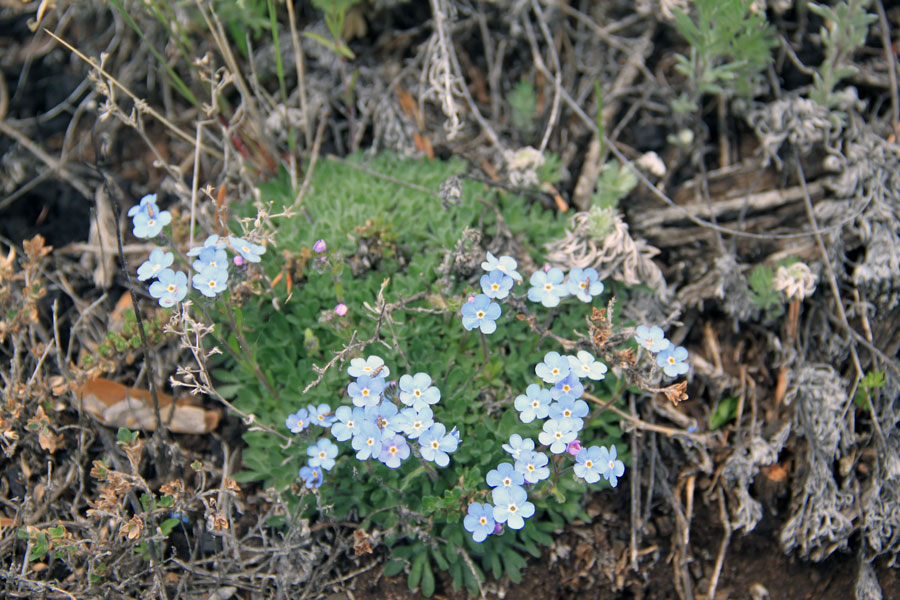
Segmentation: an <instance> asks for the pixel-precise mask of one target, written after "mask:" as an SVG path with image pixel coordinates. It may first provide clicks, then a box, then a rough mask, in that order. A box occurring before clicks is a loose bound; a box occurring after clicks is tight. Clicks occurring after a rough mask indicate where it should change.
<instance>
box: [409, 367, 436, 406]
mask: <svg viewBox="0 0 900 600" xmlns="http://www.w3.org/2000/svg"><path fill="white" fill-rule="evenodd" d="M399 386H400V402H402V403H403V404H405V405H407V406H412V407H415V408H422V407H424V406H425V405H428V404H437V403H438V401H439V400H440V399H441V390H439V389H437V388H436V387H434V386H433V385H431V376H430V375H428V373H416V374H415V375H402V376H401V377H400V384H399Z"/></svg>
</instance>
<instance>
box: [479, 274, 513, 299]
mask: <svg viewBox="0 0 900 600" xmlns="http://www.w3.org/2000/svg"><path fill="white" fill-rule="evenodd" d="M513 283H514V282H513V279H512V277H509V276H507V275H505V274H504V273H503V271H500V270H496V271H491V272H490V273H488V274H486V275H482V276H481V291H482V292H484V295H485V296H487V297H488V298H494V299H495V300H503V299H504V298H506V297H507V296H509V290H511V289H512V286H513Z"/></svg>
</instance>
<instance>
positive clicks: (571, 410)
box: [550, 398, 589, 431]
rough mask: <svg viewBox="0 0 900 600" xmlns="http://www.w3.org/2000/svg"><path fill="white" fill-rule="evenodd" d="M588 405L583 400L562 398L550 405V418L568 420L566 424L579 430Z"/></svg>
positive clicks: (582, 425) (582, 424)
mask: <svg viewBox="0 0 900 600" xmlns="http://www.w3.org/2000/svg"><path fill="white" fill-rule="evenodd" d="M588 412H589V411H588V405H587V402H585V401H584V400H574V399H572V398H564V399H562V400H558V401H557V402H554V403H553V404H552V405H550V418H551V419H556V420H557V421H563V420H568V421H567V424H568V426H569V428H570V429H572V430H574V431H581V428H582V427H584V421H583V420H582V419H583V418H584V417H586V416H587V414H588Z"/></svg>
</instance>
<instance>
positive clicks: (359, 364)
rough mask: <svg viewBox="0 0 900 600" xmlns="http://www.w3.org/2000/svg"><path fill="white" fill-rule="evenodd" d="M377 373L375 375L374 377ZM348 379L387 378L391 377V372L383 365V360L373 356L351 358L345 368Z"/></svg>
mask: <svg viewBox="0 0 900 600" xmlns="http://www.w3.org/2000/svg"><path fill="white" fill-rule="evenodd" d="M376 373H377V375H375V374H376ZM347 374H348V375H350V377H362V376H363V375H368V376H370V377H372V376H377V377H382V378H387V377H390V376H391V370H390V369H388V368H387V367H386V366H385V365H384V359H383V358H381V357H380V356H375V355H374V354H373V355H372V356H370V357H368V358H353V359H351V360H350V366H349V367H347Z"/></svg>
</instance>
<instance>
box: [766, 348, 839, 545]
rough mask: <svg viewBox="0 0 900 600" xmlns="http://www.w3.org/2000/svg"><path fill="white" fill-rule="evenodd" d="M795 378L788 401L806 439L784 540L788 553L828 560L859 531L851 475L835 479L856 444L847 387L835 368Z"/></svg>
mask: <svg viewBox="0 0 900 600" xmlns="http://www.w3.org/2000/svg"><path fill="white" fill-rule="evenodd" d="M793 377H794V381H793V382H792V383H791V385H790V386H789V388H788V392H787V394H786V395H785V403H787V404H791V403H793V404H794V418H793V424H792V428H793V430H794V432H795V433H796V434H798V435H799V436H800V437H802V438H803V440H804V441H805V448H804V452H803V456H802V457H801V458H800V463H799V464H800V465H801V473H800V474H799V476H798V477H796V478H794V483H793V489H792V490H791V508H790V513H791V514H790V517H789V518H788V520H787V523H785V525H784V527H783V528H782V530H781V535H780V541H781V546H782V548H784V551H785V552H787V553H789V552H791V551H793V550H794V549H795V548H796V549H799V551H800V554H801V556H803V557H807V556H808V557H810V558H812V559H813V560H823V559H824V558H826V557H827V556H828V555H829V554H831V553H832V552H833V551H834V550H837V549H838V548H846V546H847V540H848V538H849V537H850V534H851V533H852V532H853V531H854V527H853V517H855V516H856V507H855V506H854V494H853V490H852V477H850V476H848V477H844V478H843V482H842V484H839V483H838V481H836V480H835V477H834V472H835V471H836V470H837V469H836V465H835V463H836V461H837V460H839V459H840V458H841V457H843V456H846V455H847V451H848V449H849V447H850V446H851V445H852V444H853V443H854V441H855V438H854V435H853V432H852V431H850V427H849V422H848V419H847V418H846V417H845V409H846V408H847V405H848V402H849V398H848V397H847V393H846V391H845V390H846V388H847V385H846V382H844V381H843V380H842V379H841V377H840V375H839V374H838V373H837V372H836V371H835V370H834V368H832V367H831V366H830V365H815V364H807V365H803V366H801V367H799V368H797V369H795V370H794V371H793Z"/></svg>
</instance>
